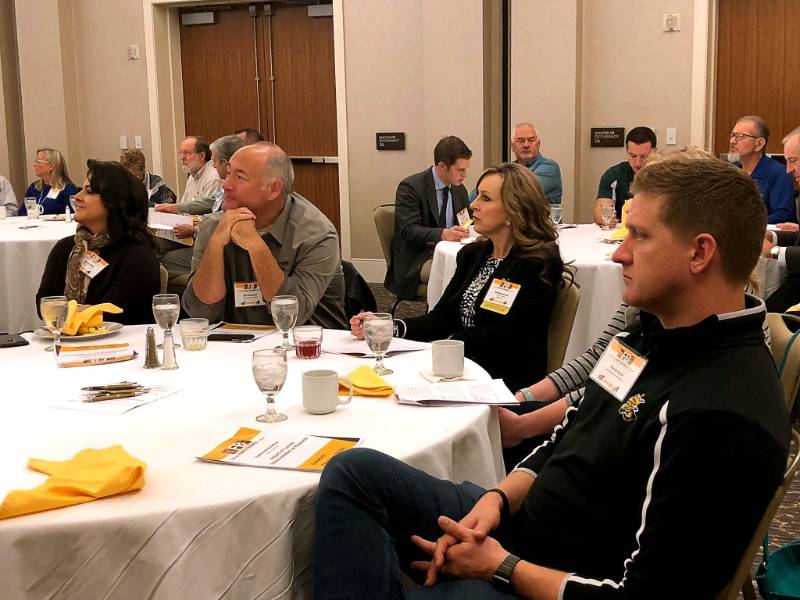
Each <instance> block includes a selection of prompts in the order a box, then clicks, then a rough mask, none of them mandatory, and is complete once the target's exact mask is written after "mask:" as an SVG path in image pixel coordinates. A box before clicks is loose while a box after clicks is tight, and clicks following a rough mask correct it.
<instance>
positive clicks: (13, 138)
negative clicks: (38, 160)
mask: <svg viewBox="0 0 800 600" xmlns="http://www.w3.org/2000/svg"><path fill="white" fill-rule="evenodd" d="M24 139H25V138H24V136H23V132H22V101H21V98H20V95H19V60H18V59H17V44H16V20H15V19H14V0H0V175H3V176H4V177H6V178H7V179H9V181H10V182H11V185H12V187H13V188H14V192H15V194H16V197H17V201H20V199H21V198H22V197H23V196H24V194H25V189H26V186H27V182H26V178H25V163H26V160H25V156H24V151H22V150H21V149H22V148H23V147H24Z"/></svg>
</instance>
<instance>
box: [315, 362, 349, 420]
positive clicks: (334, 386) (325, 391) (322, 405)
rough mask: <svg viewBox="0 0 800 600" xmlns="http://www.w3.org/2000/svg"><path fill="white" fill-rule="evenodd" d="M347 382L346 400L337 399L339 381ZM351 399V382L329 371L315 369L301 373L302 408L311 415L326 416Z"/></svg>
mask: <svg viewBox="0 0 800 600" xmlns="http://www.w3.org/2000/svg"><path fill="white" fill-rule="evenodd" d="M340 379H342V380H344V381H346V382H347V385H348V386H349V387H350V393H349V394H348V396H347V398H345V399H342V398H340V397H339V380H340ZM352 399H353V382H351V381H350V380H349V379H348V378H347V377H342V376H340V375H339V374H338V373H337V372H336V371H331V370H330V369H317V370H314V371H305V372H304V373H303V408H305V409H306V411H307V412H310V413H311V414H312V415H326V414H328V413H332V412H333V411H335V410H336V407H337V406H339V405H340V404H348V403H349V402H350V400H352Z"/></svg>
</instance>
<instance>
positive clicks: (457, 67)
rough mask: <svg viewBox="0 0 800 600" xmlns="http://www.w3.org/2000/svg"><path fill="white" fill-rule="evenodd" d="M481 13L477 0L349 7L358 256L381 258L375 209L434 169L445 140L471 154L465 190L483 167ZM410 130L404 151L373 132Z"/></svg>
mask: <svg viewBox="0 0 800 600" xmlns="http://www.w3.org/2000/svg"><path fill="white" fill-rule="evenodd" d="M482 14H483V7H482V3H481V1H480V0H468V1H465V0H440V1H437V2H428V1H426V0H416V1H410V0H409V1H405V2H394V1H391V0H381V1H375V0H346V1H345V2H344V38H345V61H346V80H347V90H346V94H347V96H346V97H347V125H348V127H347V129H348V130H347V139H348V148H347V149H348V160H349V165H350V173H349V187H350V215H351V219H350V225H351V230H350V231H351V240H352V255H353V257H355V258H382V257H383V254H382V253H381V249H380V244H379V242H378V236H377V234H376V233H375V225H374V223H373V221H372V209H373V208H374V207H375V206H378V205H380V204H385V203H391V202H394V194H395V190H396V188H397V183H398V182H399V181H400V180H401V179H403V178H404V177H406V176H408V175H411V174H412V173H416V172H418V171H421V170H423V169H424V168H425V167H429V166H430V165H431V164H432V163H433V147H434V146H435V145H436V142H437V141H438V140H439V138H440V137H442V136H444V135H449V134H452V135H457V136H459V137H461V138H462V139H463V140H464V141H465V142H466V143H467V145H468V146H469V147H470V148H471V149H472V152H473V157H472V161H471V164H472V167H471V169H470V173H469V177H468V179H467V182H466V183H467V185H471V184H474V182H475V181H476V175H477V173H478V172H479V171H480V168H481V167H482V165H483V116H482V115H483V58H482V56H483V41H482V40H483V26H482V23H483V20H482V19H483V18H482ZM380 131H404V132H405V133H406V149H405V150H404V151H391V152H390V151H378V150H376V149H375V133H376V132H380Z"/></svg>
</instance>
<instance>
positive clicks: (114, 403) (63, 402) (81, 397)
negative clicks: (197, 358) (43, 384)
mask: <svg viewBox="0 0 800 600" xmlns="http://www.w3.org/2000/svg"><path fill="white" fill-rule="evenodd" d="M147 389H148V391H147V392H145V393H143V394H139V395H136V396H132V397H130V398H117V399H114V400H101V401H99V402H87V401H86V397H87V396H88V394H85V393H82V392H76V393H75V394H74V395H72V396H70V397H68V398H65V399H53V400H52V401H51V402H49V403H48V406H49V407H50V408H60V409H64V410H77V411H82V412H92V413H105V414H108V415H121V414H124V413H126V412H128V411H130V410H133V409H134V408H139V407H140V406H144V405H145V404H150V403H151V402H155V401H156V400H161V399H163V398H166V397H167V396H172V395H173V394H176V393H177V392H179V391H180V390H181V389H182V388H179V387H165V386H149V387H148V388H147Z"/></svg>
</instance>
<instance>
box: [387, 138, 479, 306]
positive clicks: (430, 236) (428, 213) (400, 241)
mask: <svg viewBox="0 0 800 600" xmlns="http://www.w3.org/2000/svg"><path fill="white" fill-rule="evenodd" d="M471 157H472V151H471V150H470V149H469V148H468V147H467V145H466V144H465V143H464V142H463V141H462V140H460V139H459V138H457V137H455V136H447V137H444V138H442V139H441V140H439V142H438V143H437V144H436V147H435V148H434V149H433V163H434V164H433V167H431V168H430V169H425V170H424V171H422V172H421V173H416V174H415V175H411V176H409V177H406V178H405V179H404V180H403V181H401V182H400V185H398V186H397V194H396V195H395V202H394V204H395V209H394V211H395V212H394V238H393V240H392V256H391V259H390V260H389V264H388V265H387V269H386V279H385V281H384V285H385V286H386V288H388V289H389V290H390V291H391V292H392V293H394V294H396V295H397V296H398V298H402V299H405V300H408V299H411V298H413V297H414V296H416V291H417V286H419V281H420V277H419V275H420V271H421V270H422V267H423V265H424V264H425V262H426V261H428V260H430V259H431V257H432V256H433V248H434V246H436V243H437V242H439V241H440V240H448V241H454V242H457V241H459V240H461V239H463V238H465V237H466V236H467V235H469V232H468V231H467V230H466V229H465V228H464V227H461V226H459V224H458V217H457V215H458V213H459V211H461V210H463V209H465V208H467V207H468V205H469V197H468V194H467V188H465V187H464V185H463V181H464V178H465V177H466V176H467V168H468V167H469V159H470V158H471Z"/></svg>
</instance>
